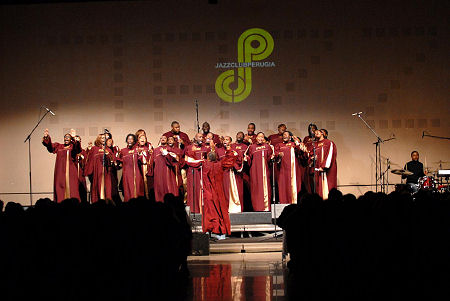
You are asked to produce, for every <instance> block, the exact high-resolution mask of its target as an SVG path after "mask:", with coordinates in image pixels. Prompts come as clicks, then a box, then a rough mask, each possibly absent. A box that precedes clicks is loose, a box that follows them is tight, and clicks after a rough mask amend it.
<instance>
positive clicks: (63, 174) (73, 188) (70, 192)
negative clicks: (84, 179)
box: [42, 129, 81, 203]
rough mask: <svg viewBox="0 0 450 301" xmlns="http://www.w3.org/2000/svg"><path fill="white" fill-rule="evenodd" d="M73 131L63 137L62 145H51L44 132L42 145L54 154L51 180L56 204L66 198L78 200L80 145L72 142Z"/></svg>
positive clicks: (77, 142)
mask: <svg viewBox="0 0 450 301" xmlns="http://www.w3.org/2000/svg"><path fill="white" fill-rule="evenodd" d="M73 136H75V131H73V130H72V131H71V133H67V134H66V135H64V144H60V143H56V142H55V143H52V140H51V138H50V136H49V134H48V129H46V130H45V132H44V138H43V139H42V144H43V145H44V146H45V147H46V148H47V150H48V151H49V152H50V153H53V154H56V161H55V173H54V180H53V197H54V200H55V201H56V202H58V203H60V202H61V201H63V200H64V199H68V198H77V199H80V193H79V186H78V184H79V183H78V170H77V164H76V158H77V155H78V154H79V153H80V152H81V144H80V142H79V141H76V140H74V138H73Z"/></svg>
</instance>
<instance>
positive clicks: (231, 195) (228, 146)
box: [223, 136, 247, 213]
mask: <svg viewBox="0 0 450 301" xmlns="http://www.w3.org/2000/svg"><path fill="white" fill-rule="evenodd" d="M231 141H232V140H231V137H229V136H226V137H225V138H224V142H223V143H224V147H225V156H226V155H227V154H228V152H229V151H231V154H232V155H233V162H232V163H233V164H232V165H230V166H227V167H225V171H224V173H223V190H224V193H225V198H226V200H227V203H228V212H229V213H238V212H242V211H243V203H244V180H243V177H242V170H243V166H244V160H243V154H244V152H245V150H246V149H247V147H245V148H244V151H241V152H239V151H238V149H237V148H239V146H237V145H236V143H234V144H232V143H231Z"/></svg>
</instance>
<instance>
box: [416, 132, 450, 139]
mask: <svg viewBox="0 0 450 301" xmlns="http://www.w3.org/2000/svg"><path fill="white" fill-rule="evenodd" d="M425 133H426V132H425V131H423V132H422V139H423V137H430V138H436V139H445V140H450V137H441V136H433V135H429V134H425Z"/></svg>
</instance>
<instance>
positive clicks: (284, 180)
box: [43, 121, 337, 234]
mask: <svg viewBox="0 0 450 301" xmlns="http://www.w3.org/2000/svg"><path fill="white" fill-rule="evenodd" d="M171 127H172V128H171V130H170V131H168V132H167V133H164V134H163V135H162V137H161V138H160V141H159V143H158V146H157V147H156V148H154V147H153V146H152V145H151V144H150V143H149V142H148V140H147V135H146V133H145V131H144V130H139V131H137V132H136V134H129V135H127V137H126V144H127V146H126V147H125V148H122V149H120V148H119V147H117V146H116V145H114V143H113V140H112V135H111V134H110V133H104V134H99V135H98V137H97V139H96V140H95V142H94V144H92V143H89V145H88V147H87V148H86V149H83V148H82V147H81V139H80V137H79V136H77V135H76V133H75V132H74V131H73V130H71V133H68V134H66V135H65V136H64V143H63V144H59V143H52V141H51V138H50V136H49V133H48V130H46V131H45V132H44V138H43V144H44V146H46V147H47V149H48V151H49V152H51V153H55V154H57V157H56V163H55V175H54V198H55V201H57V202H60V201H62V200H63V199H66V198H70V197H72V198H77V199H81V200H83V199H86V195H87V193H86V192H87V184H86V177H87V178H88V179H89V181H90V183H91V185H90V193H91V202H97V201H98V200H99V199H105V200H110V201H113V200H120V197H119V192H118V191H119V189H118V187H119V186H120V187H121V190H122V191H123V198H124V201H125V202H126V201H128V200H130V199H131V198H136V197H139V196H145V197H147V198H153V197H154V199H155V200H156V201H160V202H161V201H163V200H164V196H165V195H166V194H168V193H171V194H173V195H175V196H183V195H184V194H185V193H186V200H185V202H186V205H187V206H189V207H190V210H191V212H195V213H202V216H203V228H204V230H205V231H208V232H212V233H220V234H226V233H229V219H228V213H229V212H233V213H234V212H241V211H243V204H244V194H245V195H249V197H248V198H249V199H250V202H248V206H249V207H251V208H250V211H268V210H270V203H271V201H272V185H271V184H274V183H276V185H277V187H276V191H275V192H274V193H276V194H277V199H278V200H279V202H280V203H285V204H289V203H296V202H297V196H298V194H299V192H300V191H301V190H302V189H303V190H305V192H308V193H312V192H316V193H318V194H319V195H320V196H321V197H323V198H324V199H326V198H327V197H328V192H329V191H330V190H331V189H332V188H335V187H336V186H337V177H336V176H337V167H336V154H337V151H336V145H335V144H334V143H333V142H332V141H330V140H328V139H327V135H328V133H327V131H326V130H324V129H322V130H318V129H317V127H316V126H315V125H314V124H310V125H309V127H308V136H306V137H305V138H304V139H303V141H302V140H301V139H300V138H299V137H296V136H294V135H292V133H291V132H289V131H288V130H287V129H286V126H285V125H284V124H280V125H279V127H278V133H277V134H273V135H270V136H269V137H266V136H265V135H264V133H262V132H259V133H256V132H255V125H254V124H253V123H250V124H249V125H248V128H247V134H244V133H243V132H238V133H237V135H236V141H234V142H233V139H232V138H231V137H229V136H225V137H219V136H218V135H217V134H214V133H212V132H210V126H209V124H208V123H207V122H205V123H204V124H203V126H202V132H201V133H197V134H196V135H195V137H194V138H193V139H192V140H190V139H189V137H188V135H187V134H186V133H183V132H181V131H180V124H179V123H178V122H176V121H174V122H172V125H171ZM119 169H122V177H121V179H120V182H119V179H118V177H117V171H118V170H119ZM244 191H245V192H246V193H244ZM246 205H247V204H246ZM245 209H246V211H249V208H248V207H246V208H245ZM224 220H225V221H224ZM227 220H228V222H227Z"/></svg>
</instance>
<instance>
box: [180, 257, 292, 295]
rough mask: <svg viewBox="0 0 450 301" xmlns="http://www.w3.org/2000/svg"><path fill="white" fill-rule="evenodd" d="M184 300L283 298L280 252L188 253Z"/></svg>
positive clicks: (282, 267)
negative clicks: (187, 277) (207, 254)
mask: <svg viewBox="0 0 450 301" xmlns="http://www.w3.org/2000/svg"><path fill="white" fill-rule="evenodd" d="M188 268H189V272H190V274H191V278H192V281H191V282H190V287H189V290H188V297H187V298H186V299H185V300H189V301H190V300H218V301H221V300H276V301H282V300H287V299H286V297H285V295H286V294H285V285H284V283H285V275H286V272H287V270H286V268H285V266H284V265H283V263H282V256H281V252H269V253H232V254H211V255H209V256H190V257H189V258H188Z"/></svg>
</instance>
